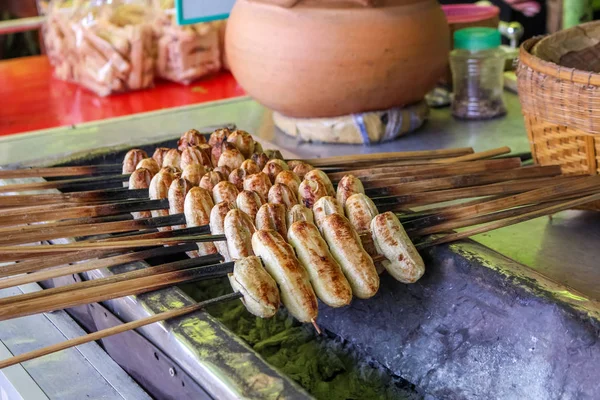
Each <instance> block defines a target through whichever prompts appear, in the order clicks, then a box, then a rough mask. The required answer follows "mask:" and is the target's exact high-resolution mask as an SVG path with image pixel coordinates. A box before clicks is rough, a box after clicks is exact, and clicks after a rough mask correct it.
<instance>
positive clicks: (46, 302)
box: [0, 263, 233, 321]
mask: <svg viewBox="0 0 600 400" xmlns="http://www.w3.org/2000/svg"><path fill="white" fill-rule="evenodd" d="M154 268H156V267H154ZM231 272H233V263H223V264H216V265H210V266H206V267H197V268H188V269H180V270H177V271H171V272H166V273H162V274H157V275H150V276H144V277H141V278H133V279H129V280H124V281H119V282H116V283H111V284H105V285H101V286H98V287H89V288H84V289H79V290H70V291H67V292H64V293H58V294H55V295H52V296H45V297H40V298H35V299H31V300H25V301H19V302H14V303H11V304H8V305H6V306H3V307H0V321H5V320H8V319H13V318H19V317H25V316H27V315H33V314H39V313H44V312H50V311H55V310H62V309H65V308H71V307H76V306H80V305H83V304H90V303H97V302H101V301H107V300H112V299H116V298H119V297H123V296H131V295H138V294H141V293H147V292H151V291H155V290H158V289H162V288H165V287H169V286H173V285H177V284H180V283H184V282H186V283H191V282H196V281H199V280H207V279H215V278H219V277H223V276H226V275H227V274H228V273H231ZM117 276H118V275H117ZM86 282H93V281H86ZM82 283H84V282H82ZM42 292H43V291H42Z"/></svg>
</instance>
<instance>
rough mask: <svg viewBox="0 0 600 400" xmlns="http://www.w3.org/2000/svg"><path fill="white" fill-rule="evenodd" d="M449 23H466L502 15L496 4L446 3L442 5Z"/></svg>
mask: <svg viewBox="0 0 600 400" xmlns="http://www.w3.org/2000/svg"><path fill="white" fill-rule="evenodd" d="M442 11H444V14H446V19H447V20H448V23H449V24H465V23H472V22H479V21H484V20H486V19H490V18H495V17H497V16H499V15H500V8H498V7H496V6H477V5H475V4H446V5H442Z"/></svg>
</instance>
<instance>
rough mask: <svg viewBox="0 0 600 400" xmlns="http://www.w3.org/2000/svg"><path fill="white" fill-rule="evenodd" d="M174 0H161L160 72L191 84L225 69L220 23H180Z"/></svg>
mask: <svg viewBox="0 0 600 400" xmlns="http://www.w3.org/2000/svg"><path fill="white" fill-rule="evenodd" d="M173 7H174V2H173V0H161V1H160V4H159V8H160V10H161V11H160V14H159V17H158V23H157V24H155V29H156V36H157V37H158V54H157V60H156V71H157V74H158V76H160V77H161V78H164V79H168V80H170V81H174V82H180V83H184V84H189V83H191V82H192V81H194V80H196V79H199V78H202V77H204V76H206V75H210V74H212V73H214V72H217V71H219V70H220V69H221V51H220V44H219V27H220V25H219V24H217V23H200V24H194V25H185V26H179V25H177V22H176V19H175V16H174V15H173V14H174V13H173V11H172V10H173Z"/></svg>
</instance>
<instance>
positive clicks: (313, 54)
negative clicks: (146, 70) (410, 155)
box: [225, 0, 450, 117]
mask: <svg viewBox="0 0 600 400" xmlns="http://www.w3.org/2000/svg"><path fill="white" fill-rule="evenodd" d="M273 3H275V4H273ZM373 3H375V4H373ZM225 42H226V52H227V57H228V61H229V65H230V67H231V71H232V72H233V74H234V75H235V77H236V79H237V81H238V82H239V84H240V85H241V86H242V87H243V88H244V89H245V90H246V91H247V92H248V94H250V95H251V96H253V97H254V98H255V99H256V100H257V101H259V102H260V103H262V104H264V105H265V106H266V107H268V108H270V109H273V110H275V111H278V112H280V113H282V114H285V115H287V116H291V117H331V116H339V115H346V114H351V113H356V112H362V111H371V110H384V109H388V108H391V107H396V106H403V105H407V104H411V103H415V102H417V101H419V100H421V99H423V97H424V96H425V94H426V93H427V92H428V91H429V90H431V89H432V88H433V87H434V86H435V84H436V81H437V80H438V79H439V77H440V76H441V75H443V73H444V72H445V68H446V67H447V64H448V52H449V44H450V36H449V29H448V24H447V22H446V18H445V16H444V13H443V12H442V10H441V8H440V6H439V5H438V3H437V1H436V0H379V1H374V0H351V1H349V0H300V1H297V0H261V1H260V2H259V1H256V0H255V1H251V0H238V1H237V3H236V4H235V6H234V8H233V10H232V12H231V15H230V18H229V21H228V24H227V34H226V40H225Z"/></svg>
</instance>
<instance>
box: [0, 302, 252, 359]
mask: <svg viewBox="0 0 600 400" xmlns="http://www.w3.org/2000/svg"><path fill="white" fill-rule="evenodd" d="M241 297H242V294H241V293H239V292H235V293H231V294H227V295H225V296H220V297H216V298H214V299H211V300H207V301H203V302H202V303H197V304H192V305H189V306H186V307H182V308H178V309H175V310H169V311H165V312H162V313H159V314H156V315H152V316H150V317H145V318H141V319H138V320H136V321H131V322H128V323H125V324H122V325H117V326H114V327H112V328H107V329H103V330H100V331H97V332H94V333H90V334H87V335H84V336H80V337H77V338H73V339H70V340H67V341H65V342H62V343H57V344H54V345H51V346H47V347H44V348H42V349H38V350H33V351H30V352H27V353H24V354H20V355H18V356H14V357H11V358H7V359H6V360H2V361H0V370H1V369H3V368H6V367H10V366H12V365H16V364H19V363H23V362H25V361H29V360H33V359H35V358H39V357H42V356H45V355H48V354H52V353H56V352H58V351H61V350H65V349H68V348H71V347H75V346H80V345H82V344H85V343H89V342H93V341H96V340H100V339H104V338H107V337H109V336H113V335H116V334H119V333H123V332H127V331H130V330H134V329H138V328H141V327H143V326H146V325H150V324H153V323H155V322H161V321H166V320H169V319H173V318H178V317H182V316H184V315H187V314H191V313H193V312H196V311H199V310H202V309H203V308H205V307H207V306H210V305H213V304H218V303H222V302H225V301H231V300H235V299H239V298H241Z"/></svg>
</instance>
